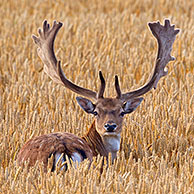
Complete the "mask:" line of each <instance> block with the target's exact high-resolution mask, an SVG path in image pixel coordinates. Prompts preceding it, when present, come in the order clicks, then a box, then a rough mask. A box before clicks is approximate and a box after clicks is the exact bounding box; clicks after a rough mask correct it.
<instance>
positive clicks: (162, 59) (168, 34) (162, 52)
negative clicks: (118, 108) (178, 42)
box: [115, 19, 179, 101]
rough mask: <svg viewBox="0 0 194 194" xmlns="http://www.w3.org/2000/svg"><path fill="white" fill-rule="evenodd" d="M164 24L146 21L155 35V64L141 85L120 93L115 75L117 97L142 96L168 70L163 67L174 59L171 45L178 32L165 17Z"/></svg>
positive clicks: (125, 98) (124, 99) (153, 86)
mask: <svg viewBox="0 0 194 194" xmlns="http://www.w3.org/2000/svg"><path fill="white" fill-rule="evenodd" d="M164 23H165V24H164V26H163V25H161V24H160V22H153V23H148V26H149V28H150V30H151V32H152V34H153V35H154V36H155V38H156V39H157V42H158V55H157V58H156V64H155V68H154V72H153V74H152V77H151V79H150V80H149V81H148V82H147V83H146V84H145V85H144V86H142V87H140V88H138V89H136V90H134V91H131V92H127V93H124V94H122V93H121V90H120V86H119V82H118V77H117V76H116V77H115V88H116V91H117V98H119V99H121V100H123V101H127V100H128V99H131V98H135V97H138V96H142V95H143V94H145V93H147V92H148V91H150V90H151V89H152V88H154V89H156V87H157V84H158V81H159V80H160V78H161V77H163V76H165V75H167V73H168V71H165V67H166V65H167V64H168V62H169V61H173V60H175V58H174V57H172V56H171V50H172V45H173V43H174V41H175V38H176V35H177V34H178V33H179V29H174V25H172V26H171V25H170V20H168V19H166V20H165V22H164Z"/></svg>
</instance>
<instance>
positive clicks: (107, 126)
mask: <svg viewBox="0 0 194 194" xmlns="http://www.w3.org/2000/svg"><path fill="white" fill-rule="evenodd" d="M104 128H105V129H106V131H107V132H113V131H114V130H115V129H116V128H117V125H116V124H115V123H112V124H109V123H106V124H105V125H104Z"/></svg>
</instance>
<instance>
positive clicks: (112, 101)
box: [17, 20, 179, 171]
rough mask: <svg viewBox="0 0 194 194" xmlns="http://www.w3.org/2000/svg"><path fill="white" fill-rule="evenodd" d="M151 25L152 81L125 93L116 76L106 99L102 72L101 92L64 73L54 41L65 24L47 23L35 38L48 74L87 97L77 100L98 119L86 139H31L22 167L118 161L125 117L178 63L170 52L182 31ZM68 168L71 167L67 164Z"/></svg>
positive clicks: (56, 136) (23, 150) (23, 152)
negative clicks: (101, 158) (168, 67)
mask: <svg viewBox="0 0 194 194" xmlns="http://www.w3.org/2000/svg"><path fill="white" fill-rule="evenodd" d="M148 25H149V28H150V30H151V32H152V34H153V35H154V37H155V38H156V39H157V42H158V55H157V59H156V63H155V67H154V71H153V75H152V76H151V78H150V80H149V81H148V82H147V83H146V84H145V85H144V86H142V87H140V88H138V89H136V90H134V91H130V92H127V93H122V92H121V89H120V86H119V80H118V76H117V75H116V76H115V90H116V97H115V98H104V96H103V94H104V90H105V80H104V77H103V75H102V73H101V71H100V72H99V77H100V81H101V86H100V89H99V91H98V92H94V91H92V90H89V89H86V88H82V87H80V86H78V85H76V84H74V83H72V82H71V81H70V80H68V79H67V77H66V76H65V74H64V72H63V71H62V68H61V65H60V61H58V60H57V58H56V56H55V53H54V41H55V38H56V35H57V33H58V31H59V29H60V28H61V27H62V23H60V22H59V23H57V22H54V23H53V26H52V28H50V25H49V24H48V23H47V21H44V23H43V29H42V30H41V29H39V31H38V32H39V37H37V36H34V35H33V37H32V38H33V39H34V42H35V43H36V44H37V45H38V55H39V57H40V58H41V59H42V61H43V63H44V71H45V72H46V73H47V74H48V75H49V76H50V78H51V79H52V80H53V81H55V82H57V83H60V84H62V85H64V86H65V87H66V88H68V89H70V90H72V91H73V92H75V93H77V94H79V95H81V96H84V97H87V98H84V97H77V98H76V100H77V102H78V104H79V105H80V107H81V108H82V109H83V110H84V111H85V112H86V113H88V114H93V115H94V116H95V121H94V122H93V123H92V125H91V127H90V128H89V130H88V132H87V133H86V135H85V136H83V137H78V136H76V135H74V134H71V133H65V132H64V133H51V134H46V135H41V136H39V137H35V138H33V139H31V140H29V141H28V142H27V143H26V144H25V145H24V146H23V147H22V148H21V150H20V152H19V154H18V157H17V161H18V163H19V164H20V165H21V164H23V163H24V162H25V161H27V160H28V161H29V166H33V165H34V164H35V162H36V161H42V162H43V163H44V167H45V171H46V170H47V164H48V158H49V157H51V155H53V156H54V157H53V158H54V159H53V167H52V170H54V169H55V167H56V163H57V162H58V161H59V160H61V161H62V162H65V160H66V157H68V158H70V159H72V161H74V162H76V161H77V162H78V163H79V162H81V161H83V160H84V159H86V158H88V159H89V160H90V161H92V158H93V157H94V156H97V155H98V154H100V155H101V156H104V157H108V155H109V153H110V154H111V156H112V161H113V160H114V159H115V158H116V155H117V152H118V151H119V149H120V139H121V131H122V123H123V117H124V115H125V114H129V113H132V112H133V111H134V110H135V109H136V108H137V107H138V106H139V105H140V103H141V102H142V100H143V98H142V97H140V96H142V95H143V94H145V93H147V92H148V91H150V90H151V89H152V88H155V89H156V87H157V83H158V81H159V80H160V78H161V77H163V76H165V75H167V72H166V71H165V67H166V65H167V64H168V62H169V61H172V60H174V57H172V56H171V55H170V53H171V50H172V45H173V43H174V41H175V38H176V35H177V34H178V32H179V30H177V29H176V30H175V29H174V25H172V26H171V25H170V21H169V20H165V25H164V26H163V25H161V24H160V23H159V22H157V23H156V22H154V23H149V24H148ZM88 98H89V99H92V100H93V101H95V103H93V102H92V101H91V100H89V99H88ZM62 154H63V156H62ZM65 168H67V166H66V165H65Z"/></svg>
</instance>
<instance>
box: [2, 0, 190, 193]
mask: <svg viewBox="0 0 194 194" xmlns="http://www.w3.org/2000/svg"><path fill="white" fill-rule="evenodd" d="M0 17H1V19H0V193H2V194H8V193H9V194H11V193H13V194H16V193H20V194H23V193H27V194H34V193H40V194H55V193H56V194H60V193H67V194H68V193H71V194H72V193H76V194H78V193H83V194H85V193H92V194H93V193H99V194H100V193H130V194H131V193H135V194H143V193H145V194H154V193H163V194H168V193H171V194H178V193H182V194H183V193H184V194H188V193H194V117H193V115H194V1H190V0H187V1H183V0H172V1H164V0H159V1H157V0H145V1H143V0H125V1H122V0H107V1H103V0H76V1H74V0H66V1H61V0H56V1H46V0H37V1H30V0H23V1H14V0H7V1H3V0H1V1H0ZM165 18H169V19H171V22H172V23H173V24H175V25H176V27H177V28H180V29H181V33H179V35H178V36H177V39H176V41H175V43H174V46H173V51H172V55H173V56H175V57H176V60H175V61H174V62H170V63H169V64H168V68H169V74H168V75H167V76H166V77H165V78H162V79H161V80H160V82H159V85H158V87H157V89H156V90H151V91H150V92H149V93H148V94H146V95H144V98H145V100H144V101H143V102H142V103H141V105H140V107H138V109H137V110H136V111H135V112H134V113H132V114H130V115H128V116H126V117H125V120H124V126H123V131H122V142H121V149H120V151H119V154H118V158H117V160H116V161H115V162H114V164H108V168H106V167H104V170H103V173H102V174H100V166H101V162H102V158H100V157H98V158H95V159H94V162H93V163H92V166H91V168H90V169H89V170H88V161H87V160H85V161H84V162H82V163H81V164H80V165H79V167H77V168H75V167H73V166H72V167H69V169H68V171H66V172H64V171H60V170H59V169H58V170H56V171H55V172H50V171H49V172H48V173H44V172H43V167H42V165H41V164H38V163H37V164H36V166H34V167H33V168H31V169H30V170H29V171H28V170H27V168H26V167H24V168H21V167H19V166H17V164H16V157H17V154H18V152H19V150H20V148H21V147H22V146H23V145H24V143H25V142H26V141H27V140H28V139H30V138H32V137H35V136H38V135H41V134H46V133H51V132H56V131H66V132H71V133H74V134H77V135H79V136H82V135H83V134H85V133H86V131H87V129H88V128H89V127H90V125H91V123H92V121H93V117H92V116H91V115H88V114H85V113H84V112H83V111H82V110H81V108H80V107H79V106H78V105H77V102H76V100H75V97H76V95H75V94H74V93H72V92H71V91H69V90H66V89H65V88H64V87H63V86H61V85H57V84H55V83H54V82H53V81H51V79H50V78H49V77H48V76H47V75H46V74H45V73H44V72H43V64H42V62H41V60H40V59H39V57H38V55H37V52H36V46H35V45H34V43H33V41H32V39H31V35H32V33H34V34H37V29H38V27H41V26H42V22H43V20H44V19H47V20H48V21H49V22H50V23H52V21H53V20H57V21H61V22H63V23H64V25H63V28H62V30H61V31H60V32H59V34H58V37H57V40H56V44H55V46H56V49H55V51H56V53H57V57H58V58H59V59H61V60H62V64H63V65H62V67H63V70H64V72H65V74H66V76H67V77H68V78H69V79H70V80H72V81H73V82H75V83H76V84H78V85H80V86H82V87H87V88H89V89H92V90H95V91H97V90H98V87H99V78H98V71H99V70H102V72H103V74H104V76H105V79H106V82H107V87H106V91H105V96H107V97H108V96H110V97H113V96H114V95H115V90H114V76H115V74H117V75H118V76H119V79H120V85H121V88H122V91H128V90H132V89H134V88H137V87H139V86H141V85H143V84H144V83H145V82H146V81H147V79H148V77H149V75H150V72H151V71H152V68H153V65H154V61H155V58H156V54H157V44H156V40H155V38H154V37H153V36H152V35H151V32H150V31H149V29H148V27H147V23H148V22H149V21H156V20H159V21H160V22H162V23H163V20H164V19H165Z"/></svg>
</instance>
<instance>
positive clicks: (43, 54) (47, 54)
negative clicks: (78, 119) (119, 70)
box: [32, 20, 105, 100]
mask: <svg viewBox="0 0 194 194" xmlns="http://www.w3.org/2000/svg"><path fill="white" fill-rule="evenodd" d="M62 25H63V24H62V23H61V22H59V23H57V22H56V21H54V22H53V26H52V28H50V25H49V24H48V23H47V21H46V20H45V21H44V22H43V30H41V29H39V30H38V33H39V37H37V36H35V35H32V38H33V40H34V42H35V44H37V45H38V49H37V51H38V55H39V57H40V58H41V60H42V61H43V63H44V71H45V72H46V73H47V74H48V75H49V77H50V78H51V79H52V80H53V81H55V82H57V83H60V84H63V85H64V86H65V87H67V88H69V89H70V90H72V91H73V92H75V93H77V94H80V95H82V96H85V97H89V98H92V99H94V100H96V99H97V98H103V93H104V89H105V81H104V78H103V76H102V73H101V72H99V75H100V80H101V87H100V90H99V92H98V94H97V93H96V92H94V91H91V90H88V89H86V88H82V87H80V86H78V85H75V84H74V83H72V82H71V81H70V80H68V79H67V78H66V76H65V74H64V72H63V70H62V68H61V65H60V64H61V63H60V61H57V58H56V56H55V53H54V41H55V38H56V35H57V33H58V31H59V29H60V28H61V27H62Z"/></svg>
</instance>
